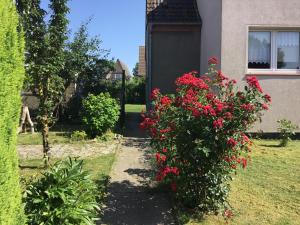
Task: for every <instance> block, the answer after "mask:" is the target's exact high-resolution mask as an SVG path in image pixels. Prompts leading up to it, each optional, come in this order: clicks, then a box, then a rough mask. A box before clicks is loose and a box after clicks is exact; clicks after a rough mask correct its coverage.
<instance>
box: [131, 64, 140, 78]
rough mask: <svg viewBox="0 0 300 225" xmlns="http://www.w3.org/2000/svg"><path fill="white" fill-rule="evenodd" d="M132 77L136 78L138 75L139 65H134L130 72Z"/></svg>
mask: <svg viewBox="0 0 300 225" xmlns="http://www.w3.org/2000/svg"><path fill="white" fill-rule="evenodd" d="M132 75H133V76H135V77H136V76H138V75H139V63H136V64H135V66H134V68H133V70H132Z"/></svg>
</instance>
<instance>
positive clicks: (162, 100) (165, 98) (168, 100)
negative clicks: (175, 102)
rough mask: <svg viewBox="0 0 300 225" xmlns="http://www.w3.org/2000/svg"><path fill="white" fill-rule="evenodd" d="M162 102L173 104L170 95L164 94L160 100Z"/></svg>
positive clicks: (165, 104) (166, 104)
mask: <svg viewBox="0 0 300 225" xmlns="http://www.w3.org/2000/svg"><path fill="white" fill-rule="evenodd" d="M160 103H161V104H162V105H163V106H168V105H171V104H172V100H171V99H170V98H169V97H168V96H163V97H162V98H161V100H160Z"/></svg>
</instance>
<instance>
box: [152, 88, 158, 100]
mask: <svg viewBox="0 0 300 225" xmlns="http://www.w3.org/2000/svg"><path fill="white" fill-rule="evenodd" d="M159 94H160V90H159V89H158V88H154V89H153V90H152V92H151V100H156V99H157V98H158V96H159Z"/></svg>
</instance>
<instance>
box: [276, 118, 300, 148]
mask: <svg viewBox="0 0 300 225" xmlns="http://www.w3.org/2000/svg"><path fill="white" fill-rule="evenodd" d="M277 123H278V132H279V133H280V138H281V141H280V144H279V145H280V146H282V147H285V146H287V145H288V142H289V140H291V137H292V136H294V135H295V131H296V130H297V129H298V128H299V127H298V126H297V125H295V124H293V123H292V121H290V120H287V119H282V120H278V121H277Z"/></svg>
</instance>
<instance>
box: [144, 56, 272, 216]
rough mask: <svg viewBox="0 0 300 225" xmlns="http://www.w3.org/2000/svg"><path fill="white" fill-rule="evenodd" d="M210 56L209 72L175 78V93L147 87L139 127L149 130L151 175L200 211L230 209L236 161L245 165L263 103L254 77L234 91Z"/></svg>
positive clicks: (265, 106) (226, 211) (264, 107)
mask: <svg viewBox="0 0 300 225" xmlns="http://www.w3.org/2000/svg"><path fill="white" fill-rule="evenodd" d="M216 63H217V59H216V58H212V59H210V61H209V71H208V74H206V75H204V76H201V77H200V78H199V77H197V73H196V72H191V73H187V74H184V75H183V76H181V77H179V78H178V79H176V82H175V83H176V86H177V89H176V90H177V91H176V93H175V95H162V94H161V93H160V91H159V90H158V89H154V90H153V92H152V96H151V97H152V100H153V106H152V110H151V111H150V112H148V114H146V115H144V121H143V122H142V123H141V128H143V129H146V130H147V131H148V133H149V135H150V136H151V146H152V148H153V151H154V158H155V160H156V168H155V169H156V171H157V174H156V178H155V179H156V181H158V182H159V183H163V184H165V185H167V186H168V187H169V188H170V190H173V191H174V192H175V193H176V197H177V199H178V200H179V201H180V202H181V203H183V204H184V205H185V206H186V207H189V208H195V209H198V211H200V212H201V213H202V214H206V213H221V212H222V213H223V215H224V216H225V218H230V217H231V216H232V215H233V213H232V211H231V207H230V205H229V204H228V202H227V197H228V193H229V191H230V183H229V182H230V181H231V180H232V176H233V174H234V173H236V169H237V168H238V166H241V167H242V168H246V166H247V163H248V161H249V158H250V156H249V152H250V148H249V147H250V145H251V141H250V139H249V138H248V137H247V136H246V135H245V132H246V131H247V130H248V129H249V128H250V127H251V126H252V125H253V123H254V122H256V121H258V120H259V119H260V117H261V115H262V113H261V111H262V110H267V109H268V104H269V102H270V101H271V98H270V96H269V95H265V94H263V91H262V88H261V86H260V84H259V82H258V81H257V79H256V77H247V83H248V85H247V86H245V88H244V90H243V91H237V88H235V84H236V81H235V80H230V79H228V78H227V77H225V76H224V75H223V74H222V72H221V71H217V70H216V69H215V68H216Z"/></svg>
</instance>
